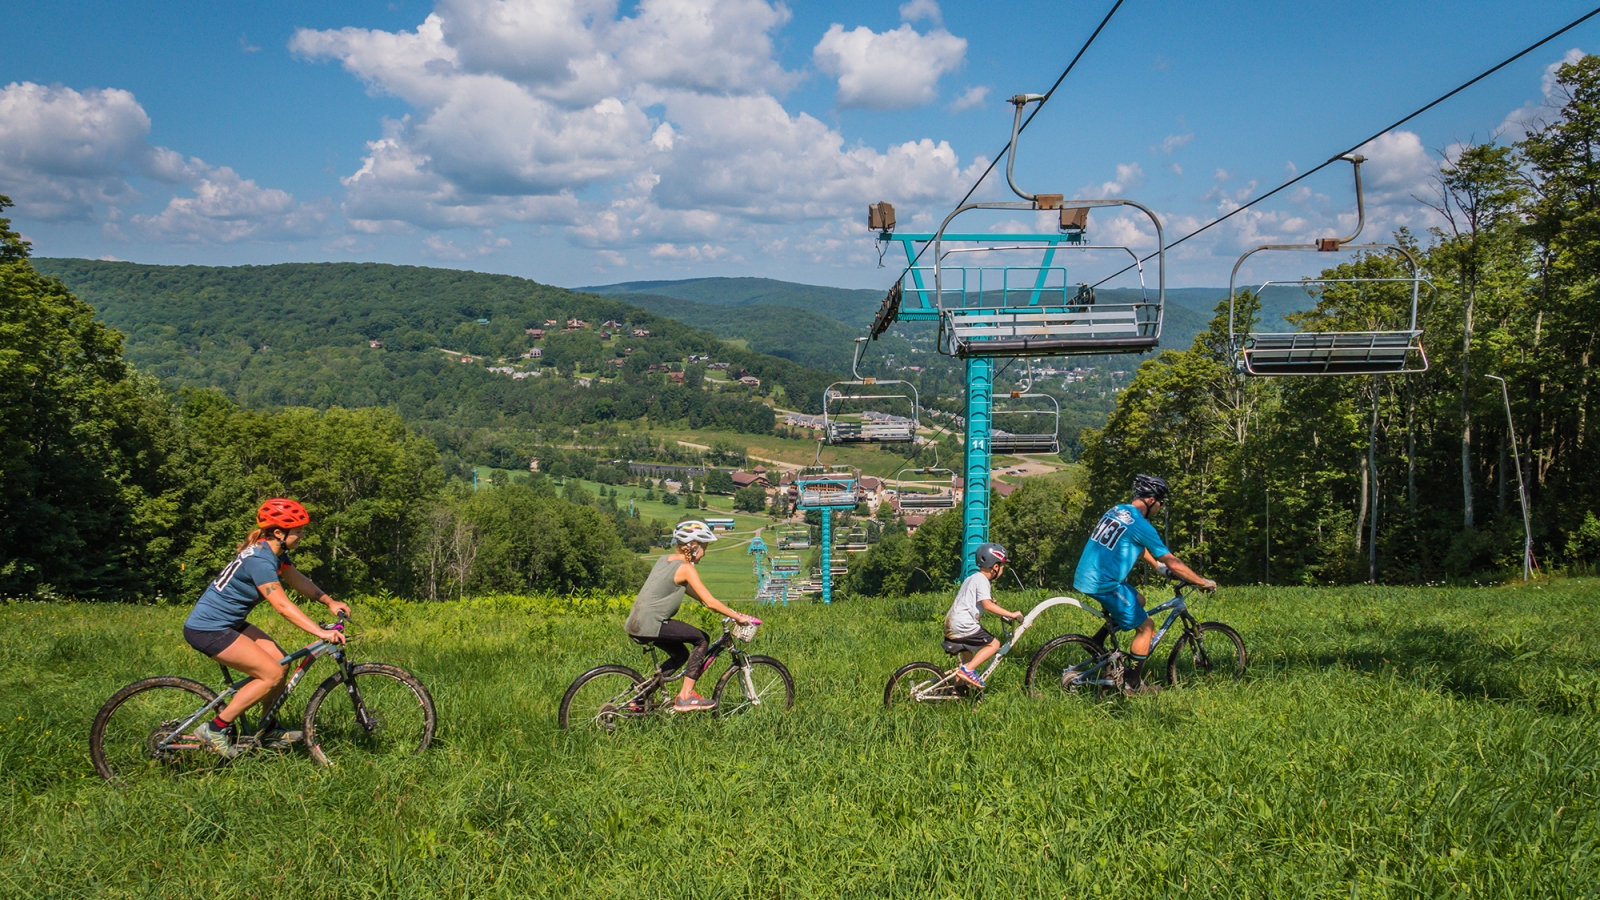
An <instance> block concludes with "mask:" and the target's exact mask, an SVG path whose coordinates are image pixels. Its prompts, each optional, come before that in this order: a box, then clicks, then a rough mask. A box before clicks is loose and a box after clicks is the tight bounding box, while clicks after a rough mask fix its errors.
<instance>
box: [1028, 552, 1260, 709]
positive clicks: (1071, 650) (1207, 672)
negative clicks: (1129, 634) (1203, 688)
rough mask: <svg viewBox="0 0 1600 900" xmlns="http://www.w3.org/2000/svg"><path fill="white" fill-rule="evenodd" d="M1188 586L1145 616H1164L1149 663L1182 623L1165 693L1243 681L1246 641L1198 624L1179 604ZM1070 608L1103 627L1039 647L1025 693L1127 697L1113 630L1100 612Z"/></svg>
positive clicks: (1124, 660) (1179, 586)
mask: <svg viewBox="0 0 1600 900" xmlns="http://www.w3.org/2000/svg"><path fill="white" fill-rule="evenodd" d="M1190 586H1191V585H1187V584H1185V583H1183V582H1181V581H1180V582H1176V583H1175V584H1174V586H1173V593H1172V599H1171V600H1168V601H1167V602H1165V603H1163V604H1161V605H1160V606H1157V607H1155V608H1154V609H1152V610H1150V611H1149V614H1150V617H1151V618H1155V617H1156V616H1157V615H1160V614H1161V613H1163V612H1164V613H1167V619H1166V621H1165V622H1163V623H1162V625H1161V627H1160V628H1159V629H1157V630H1156V634H1155V637H1154V638H1153V639H1152V640H1151V641H1150V657H1149V658H1154V656H1155V652H1156V648H1157V647H1159V646H1161V640H1162V639H1163V638H1165V637H1166V636H1167V631H1168V630H1170V629H1171V628H1172V626H1173V623H1175V622H1181V623H1182V634H1181V635H1180V636H1179V637H1178V640H1177V643H1176V644H1174V645H1173V646H1172V654H1171V655H1170V656H1168V657H1167V673H1166V674H1167V687H1174V688H1175V687H1178V686H1180V685H1183V684H1195V683H1200V682H1206V681H1218V682H1220V681H1236V680H1238V679H1240V678H1243V677H1244V672H1245V667H1246V666H1247V665H1248V664H1249V655H1248V654H1247V653H1246V652H1245V648H1244V639H1243V638H1241V637H1239V633H1238V632H1237V631H1234V630H1233V629H1232V628H1230V627H1228V626H1227V625H1224V624H1222V623H1221V622H1199V621H1196V620H1195V618H1194V616H1193V615H1191V614H1190V613H1189V606H1188V603H1187V602H1186V601H1185V600H1184V599H1183V592H1184V589H1185V588H1187V587H1190ZM1073 605H1075V606H1077V607H1079V608H1080V609H1083V610H1084V611H1086V612H1089V613H1091V614H1093V615H1096V616H1099V617H1100V618H1101V619H1103V620H1105V624H1103V625H1102V626H1101V627H1100V630H1099V631H1098V632H1096V633H1095V635H1094V636H1093V637H1089V636H1086V635H1082V634H1064V635H1061V636H1060V637H1057V638H1052V639H1050V640H1049V641H1047V642H1046V643H1045V645H1044V646H1043V647H1040V648H1039V651H1038V652H1037V653H1035V654H1034V655H1033V659H1031V660H1029V661H1028V675H1027V681H1026V686H1027V691H1028V693H1030V694H1032V695H1034V696H1036V697H1040V696H1044V694H1045V693H1046V692H1047V691H1049V690H1050V689H1051V688H1052V687H1055V688H1059V689H1060V690H1061V691H1062V692H1063V693H1066V694H1086V695H1090V696H1096V697H1098V696H1101V695H1104V694H1110V693H1118V694H1120V693H1124V692H1126V691H1127V690H1128V684H1127V673H1128V666H1129V662H1128V660H1129V656H1128V654H1126V653H1124V652H1122V650H1121V648H1119V647H1118V646H1117V630H1116V628H1115V627H1114V626H1112V624H1111V620H1110V619H1109V618H1107V617H1106V615H1105V613H1104V612H1102V611H1099V610H1095V609H1091V608H1089V607H1087V606H1084V605H1083V604H1081V603H1077V602H1076V601H1074V604H1073ZM1146 665H1148V663H1146Z"/></svg>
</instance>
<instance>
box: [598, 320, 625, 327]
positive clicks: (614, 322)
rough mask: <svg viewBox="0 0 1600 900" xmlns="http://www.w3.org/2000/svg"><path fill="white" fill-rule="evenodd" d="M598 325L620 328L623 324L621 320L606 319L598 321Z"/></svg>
mask: <svg viewBox="0 0 1600 900" xmlns="http://www.w3.org/2000/svg"><path fill="white" fill-rule="evenodd" d="M600 327H601V328H622V327H624V326H623V324H622V323H621V322H618V321H617V320H616V319H607V320H605V321H604V322H601V323H600Z"/></svg>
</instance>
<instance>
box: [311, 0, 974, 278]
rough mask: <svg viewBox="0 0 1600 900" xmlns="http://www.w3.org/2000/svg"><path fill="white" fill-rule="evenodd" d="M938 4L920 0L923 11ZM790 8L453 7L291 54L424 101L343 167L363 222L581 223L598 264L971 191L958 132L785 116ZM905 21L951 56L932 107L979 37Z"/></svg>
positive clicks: (790, 81)
mask: <svg viewBox="0 0 1600 900" xmlns="http://www.w3.org/2000/svg"><path fill="white" fill-rule="evenodd" d="M936 12H937V7H936V6H934V5H932V4H928V3H926V2H922V3H918V2H912V3H909V4H907V9H906V10H905V11H904V14H905V15H906V16H907V17H908V18H911V17H915V18H919V19H920V18H929V17H931V16H933V15H934V14H935V13H936ZM788 19H789V12H788V9H787V8H786V7H784V6H783V5H782V4H780V3H776V2H766V0H641V2H640V3H639V4H638V5H637V7H636V8H634V9H633V10H632V11H631V12H630V13H628V14H626V15H621V14H619V13H618V11H617V9H616V6H615V4H608V3H605V2H598V0H597V2H590V0H438V4H437V6H436V7H435V10H434V11H433V13H432V14H430V15H429V16H428V17H427V18H426V19H425V20H423V21H422V22H421V24H419V25H418V26H417V28H416V29H415V30H414V31H399V32H385V31H376V30H370V29H357V28H344V29H335V30H322V31H314V30H302V31H300V32H298V33H296V34H295V35H294V37H293V39H292V40H291V41H290V48H291V50H292V51H293V52H295V53H296V54H298V55H299V56H301V57H302V58H304V59H307V60H312V61H318V60H328V61H333V62H336V63H337V64H339V65H341V66H343V67H344V68H345V69H346V70H347V71H349V72H350V73H351V74H353V75H355V76H356V77H358V78H360V79H361V80H362V81H363V82H365V83H366V84H367V86H368V89H369V90H370V91H372V92H374V93H381V94H387V95H392V96H395V97H398V98H400V99H401V100H403V101H404V102H406V103H407V104H408V105H410V106H411V107H412V112H411V113H410V114H409V115H407V116H405V117H403V118H402V119H399V120H389V121H386V122H385V123H384V124H383V129H382V134H381V135H380V136H377V137H376V138H375V139H373V140H372V141H370V142H369V143H368V145H367V153H366V154H365V156H364V158H363V159H362V162H361V164H360V166H359V168H357V169H356V170H355V171H354V172H352V173H350V174H349V175H347V176H346V177H345V178H344V179H343V183H344V185H345V197H344V201H343V212H344V214H345V215H346V217H348V218H349V219H350V221H351V223H352V225H353V226H354V227H355V228H356V229H358V230H361V231H366V232H372V233H381V232H388V231H403V230H405V229H408V228H410V227H414V226H420V227H423V228H428V229H434V230H442V229H449V228H458V227H475V228H482V227H492V226H494V225H495V224H497V223H502V222H508V221H517V222H529V223H540V224H544V225H556V226H560V227H564V228H565V229H566V233H567V235H568V237H569V239H570V240H572V241H573V242H574V243H576V244H578V245H580V246H586V247H589V248H593V249H594V250H595V251H596V253H597V258H604V259H610V258H611V257H609V256H606V257H600V256H599V255H598V254H599V251H601V250H608V251H612V252H614V251H615V250H616V249H618V248H628V247H638V248H644V249H646V250H647V251H649V255H650V256H651V257H652V258H655V259H667V258H668V257H666V256H664V255H663V254H662V253H661V252H657V251H658V250H659V248H660V247H663V246H667V247H672V248H674V252H680V253H681V254H683V255H681V256H678V257H672V258H674V259H679V260H684V259H690V258H697V259H701V260H706V259H717V258H727V257H721V256H720V255H719V254H716V253H713V252H712V251H711V250H708V249H707V248H713V247H716V246H719V245H718V243H717V242H718V241H719V240H724V239H725V238H726V235H727V233H728V231H729V230H730V229H732V228H735V227H745V228H748V227H749V226H751V225H757V226H765V227H770V228H779V227H786V226H788V225H790V224H791V223H793V222H795V221H797V220H799V221H804V220H829V219H838V218H842V217H843V218H848V219H851V220H853V219H855V218H860V217H861V216H860V212H861V210H860V208H861V207H863V206H865V205H866V204H867V203H869V202H872V201H874V200H879V199H890V200H892V201H894V202H896V203H900V204H908V205H911V206H914V205H915V204H918V203H922V204H928V203H934V202H940V203H944V202H948V201H949V200H950V199H953V197H955V196H959V194H960V191H961V190H963V189H964V188H965V183H964V179H965V178H969V177H971V173H970V171H969V170H970V164H969V165H968V166H962V165H961V163H960V160H958V159H957V157H956V154H955V152H954V151H953V150H951V148H950V146H949V144H948V143H946V142H944V141H935V140H931V139H924V140H919V141H911V142H905V143H902V144H899V145H895V146H890V147H886V148H883V149H878V148H873V147H863V146H847V145H846V142H845V140H844V137H843V136H842V135H841V134H840V133H839V132H838V131H837V130H836V129H834V128H831V127H829V126H828V125H826V124H825V123H823V122H821V121H819V120H818V119H816V118H814V117H813V116H810V115H807V114H805V113H803V112H795V113H792V112H790V111H788V110H787V109H785V108H784V106H783V104H782V103H781V102H780V100H779V97H780V96H781V95H782V94H783V93H784V92H785V91H786V90H787V89H788V88H789V87H791V86H792V85H794V84H795V83H797V81H798V80H799V78H800V77H801V76H800V73H795V72H789V71H786V70H785V69H783V67H782V66H781V65H780V64H779V63H778V61H777V57H776V53H775V49H774V46H773V33H774V31H775V30H776V29H778V28H779V27H781V26H782V25H784V24H785V23H786V22H787V21H788ZM902 31H903V32H904V33H905V34H907V35H910V36H911V38H912V40H913V41H914V42H927V41H932V42H933V43H932V46H933V52H932V54H931V56H929V55H928V54H927V53H926V51H927V49H928V46H929V45H928V44H926V43H922V44H919V45H918V46H920V47H922V49H923V51H924V59H923V60H922V62H923V63H924V64H926V65H931V66H932V67H933V68H932V70H930V73H926V74H923V75H916V76H914V79H915V80H917V81H918V84H919V85H921V86H919V87H915V90H913V91H912V93H915V92H916V91H922V90H926V91H927V92H929V93H928V97H929V98H930V99H931V97H932V93H931V92H932V91H933V89H934V87H935V82H936V81H937V79H938V75H939V73H941V72H943V71H946V70H948V69H949V68H952V67H954V66H958V65H959V64H960V62H961V59H962V58H963V56H964V53H965V47H966V42H965V41H962V40H961V39H959V38H954V37H952V36H950V35H948V34H946V33H944V32H943V31H934V32H931V33H930V34H928V35H921V34H918V33H917V32H915V31H914V30H912V29H911V28H910V27H909V25H908V26H906V27H905V28H903V29H902ZM842 33H843V32H842V28H841V34H842ZM868 34H870V32H868ZM889 34H890V35H894V34H895V32H890V33H889ZM875 37H882V36H875ZM894 40H898V38H892V39H891V44H892V43H893V41H894ZM896 52H899V51H896ZM930 58H931V60H932V62H931V63H930V62H929V59H930ZM903 81H904V79H902V82H903ZM896 90H900V91H902V93H904V91H905V88H903V87H900V88H896ZM923 102H926V101H923ZM863 227H864V226H863ZM752 237H755V235H753V234H752ZM652 248H654V249H652ZM691 248H692V249H693V250H694V251H695V252H696V253H698V254H699V256H698V257H690V256H688V255H687V254H688V253H689V249H691ZM429 250H430V252H435V253H448V252H449V251H448V249H447V248H446V247H445V246H444V245H442V244H441V245H439V246H438V247H430V248H429Z"/></svg>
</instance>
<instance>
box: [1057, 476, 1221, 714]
mask: <svg viewBox="0 0 1600 900" xmlns="http://www.w3.org/2000/svg"><path fill="white" fill-rule="evenodd" d="M1167 490H1168V489H1167V482H1166V481H1165V480H1164V479H1161V478H1157V477H1156V476H1154V475H1135V476H1134V477H1133V502H1131V503H1119V504H1117V505H1116V506H1113V507H1112V508H1111V509H1109V510H1107V511H1106V514H1105V515H1103V516H1101V517H1100V522H1099V524H1097V525H1095V527H1094V531H1092V532H1090V534H1089V541H1088V543H1087V544H1085V545H1084V548H1083V555H1082V556H1080V557H1078V571H1077V573H1076V574H1075V575H1074V576H1073V579H1072V587H1073V589H1074V590H1077V591H1081V592H1083V593H1085V594H1088V595H1089V596H1090V597H1093V598H1094V599H1095V600H1097V601H1099V603H1100V606H1101V607H1102V608H1103V609H1105V612H1106V618H1108V619H1110V620H1111V627H1112V628H1115V629H1117V630H1118V631H1127V630H1129V629H1134V636H1133V643H1132V644H1130V645H1129V646H1128V651H1129V652H1128V655H1129V656H1130V657H1131V658H1132V659H1133V668H1132V670H1131V672H1130V673H1129V674H1128V675H1127V676H1126V681H1125V684H1126V686H1127V688H1128V689H1129V690H1138V689H1139V688H1140V687H1142V686H1143V677H1144V675H1143V673H1144V662H1145V660H1146V659H1148V658H1149V657H1150V641H1151V639H1152V638H1154V637H1155V633H1156V626H1155V623H1154V622H1152V621H1150V616H1149V615H1148V614H1147V613H1146V612H1145V611H1144V598H1143V597H1141V596H1139V592H1138V591H1136V590H1134V589H1133V585H1130V584H1128V583H1127V581H1126V580H1125V579H1127V577H1128V573H1129V572H1132V571H1133V566H1134V564H1135V563H1137V562H1139V560H1141V559H1143V560H1144V561H1145V562H1147V563H1149V564H1150V565H1151V566H1153V567H1154V568H1155V569H1156V571H1158V572H1160V573H1162V574H1163V575H1166V574H1167V573H1168V572H1171V574H1174V575H1176V576H1178V577H1179V578H1182V579H1183V580H1184V581H1187V582H1189V583H1190V584H1193V585H1195V586H1197V587H1199V588H1200V589H1201V590H1203V591H1214V590H1216V589H1217V583H1216V582H1215V581H1212V580H1211V579H1209V578H1201V577H1200V576H1199V575H1196V574H1195V572H1194V570H1193V569H1191V568H1189V567H1188V566H1186V565H1184V564H1183V561H1182V560H1180V559H1178V557H1176V556H1174V555H1173V553H1172V551H1171V550H1168V549H1167V545H1166V544H1165V543H1163V542H1162V540H1161V535H1160V534H1158V533H1157V532H1156V529H1155V526H1154V525H1151V524H1150V517H1152V516H1154V515H1155V514H1156V511H1157V510H1159V509H1160V508H1161V506H1162V504H1164V503H1166V502H1167Z"/></svg>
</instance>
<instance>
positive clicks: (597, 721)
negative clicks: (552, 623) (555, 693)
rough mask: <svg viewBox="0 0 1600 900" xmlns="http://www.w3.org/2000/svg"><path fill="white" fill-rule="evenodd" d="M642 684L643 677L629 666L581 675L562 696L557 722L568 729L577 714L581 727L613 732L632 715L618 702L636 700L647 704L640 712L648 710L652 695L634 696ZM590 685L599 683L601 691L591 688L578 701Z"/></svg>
mask: <svg viewBox="0 0 1600 900" xmlns="http://www.w3.org/2000/svg"><path fill="white" fill-rule="evenodd" d="M643 683H644V676H643V675H640V674H639V673H638V672H635V671H634V670H632V669H630V668H628V667H627V666H618V665H608V666H596V667H594V668H593V669H590V670H589V671H587V672H585V673H583V674H582V675H579V676H578V677H577V678H576V679H575V680H574V681H573V682H572V685H571V687H568V688H567V692H566V694H564V695H562V697H561V709H560V711H559V712H558V713H557V715H556V722H557V724H559V725H560V726H561V727H562V728H563V729H565V728H568V727H570V726H572V725H573V724H574V718H573V716H574V714H575V715H576V717H577V718H576V724H577V725H579V726H580V727H586V728H597V729H599V730H602V731H614V730H616V727H617V724H618V722H620V721H621V720H623V719H626V718H630V717H632V714H631V713H629V712H628V711H627V710H624V709H619V708H618V702H619V701H622V702H623V703H624V704H625V703H626V702H628V701H629V700H630V699H635V700H637V702H639V703H641V704H642V705H643V706H644V707H645V708H644V709H643V710H641V712H648V711H649V709H648V707H649V706H650V698H648V697H637V698H635V697H633V695H634V694H636V693H637V691H638V688H639V686H640V685H641V684H643ZM590 685H598V686H599V690H598V691H594V690H591V691H589V692H588V693H586V694H584V698H583V701H582V702H579V701H578V696H579V694H580V693H583V689H584V688H585V687H589V686H590ZM590 707H592V708H590ZM574 708H576V712H575V713H574Z"/></svg>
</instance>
